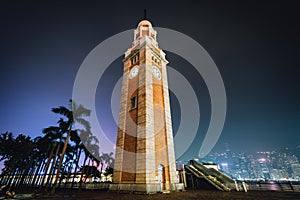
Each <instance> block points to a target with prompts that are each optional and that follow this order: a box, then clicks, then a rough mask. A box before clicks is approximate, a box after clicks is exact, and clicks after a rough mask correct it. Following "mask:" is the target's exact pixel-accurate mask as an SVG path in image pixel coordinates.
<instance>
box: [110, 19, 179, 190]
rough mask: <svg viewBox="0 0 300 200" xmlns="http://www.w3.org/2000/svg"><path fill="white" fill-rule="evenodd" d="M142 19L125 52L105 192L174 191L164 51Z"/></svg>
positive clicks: (175, 183)
mask: <svg viewBox="0 0 300 200" xmlns="http://www.w3.org/2000/svg"><path fill="white" fill-rule="evenodd" d="M156 34H157V33H156V31H155V30H154V29H153V27H152V25H151V23H150V22H149V21H147V20H143V21H141V22H140V23H139V24H138V27H137V28H136V29H135V31H134V39H133V42H132V47H131V48H130V49H128V50H127V51H126V52H125V57H124V59H123V64H124V71H123V79H122V92H121V100H120V113H119V121H118V134H117V142H116V153H115V162H114V174H113V184H111V186H110V189H111V190H128V191H132V192H146V193H150V192H158V191H162V190H177V189H178V188H179V187H180V186H181V185H182V184H179V183H178V178H177V174H176V163H175V154H174V144H173V131H172V120H171V112H170V101H169V89H168V80H167V69H166V65H167V64H168V61H167V60H166V58H165V53H164V52H163V51H162V50H161V49H160V48H159V47H158V43H157V41H156Z"/></svg>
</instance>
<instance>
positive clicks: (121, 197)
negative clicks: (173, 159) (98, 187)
mask: <svg viewBox="0 0 300 200" xmlns="http://www.w3.org/2000/svg"><path fill="white" fill-rule="evenodd" d="M38 199H60V200H61V199H72V200H73V199H74V200H75V199H83V200H98V199H99V200H100V199H101V200H102V199H103V200H158V199H164V200H186V199H187V200H189V199H222V200H223V199H225V200H227V199H228V200H229V199H230V200H232V199H261V200H262V199H264V200H265V199H266V200H269V199H270V200H282V199H300V192H278V191H250V192H247V193H244V192H219V191H203V190H189V191H185V192H173V193H169V194H151V195H145V194H128V193H117V192H105V191H82V192H78V191H68V192H60V193H58V194H56V195H55V196H52V197H50V196H44V197H39V198H38Z"/></svg>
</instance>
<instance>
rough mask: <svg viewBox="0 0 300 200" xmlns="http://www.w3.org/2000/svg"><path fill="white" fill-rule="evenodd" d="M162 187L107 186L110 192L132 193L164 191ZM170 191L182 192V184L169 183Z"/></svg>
mask: <svg viewBox="0 0 300 200" xmlns="http://www.w3.org/2000/svg"><path fill="white" fill-rule="evenodd" d="M163 188H164V186H162V184H159V183H111V184H110V185H109V190H110V191H128V192H132V193H135V192H137V193H140V192H142V193H146V194H149V193H156V192H163V191H165V190H164V189H163ZM170 190H171V191H183V190H184V186H183V183H171V184H170Z"/></svg>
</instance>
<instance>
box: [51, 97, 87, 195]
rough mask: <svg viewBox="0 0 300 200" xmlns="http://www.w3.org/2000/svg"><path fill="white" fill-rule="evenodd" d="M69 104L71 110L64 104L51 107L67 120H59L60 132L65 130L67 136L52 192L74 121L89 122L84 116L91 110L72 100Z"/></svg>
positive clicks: (84, 123)
mask: <svg viewBox="0 0 300 200" xmlns="http://www.w3.org/2000/svg"><path fill="white" fill-rule="evenodd" d="M70 104H71V108H72V110H70V109H68V108H66V107H64V106H60V107H58V108H53V109H52V111H53V112H54V113H57V114H60V115H62V116H64V117H65V118H66V120H67V121H61V123H60V127H61V129H62V132H67V137H66V140H65V144H64V146H63V149H62V153H61V157H60V161H59V165H58V168H57V173H56V177H55V180H54V183H53V189H52V193H54V192H55V187H56V184H57V181H58V179H59V173H60V170H61V167H62V163H63V160H64V157H65V153H66V150H67V145H68V142H69V139H70V136H71V132H72V130H73V125H74V123H75V122H79V123H81V124H83V125H86V124H89V122H88V121H86V120H85V119H84V118H85V117H88V116H90V113H91V111H90V110H88V109H86V108H84V107H83V106H82V105H77V104H76V103H75V102H73V101H72V100H70ZM65 122H66V123H65Z"/></svg>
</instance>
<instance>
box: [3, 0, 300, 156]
mask: <svg viewBox="0 0 300 200" xmlns="http://www.w3.org/2000/svg"><path fill="white" fill-rule="evenodd" d="M2 4H3V6H1V8H0V11H1V12H0V13H1V14H0V16H1V19H0V20H1V25H2V27H3V29H2V30H1V32H0V34H1V38H0V40H1V47H0V52H1V59H0V65H1V73H0V80H1V84H0V95H1V97H2V98H1V115H0V131H1V132H6V131H9V132H13V133H14V134H15V135H17V134H19V133H23V134H25V135H30V136H31V137H36V136H39V135H42V129H43V128H45V127H48V126H49V125H55V124H56V122H57V120H58V119H57V116H56V115H55V114H52V113H51V108H53V107H56V106H60V105H67V104H68V100H69V99H70V98H71V96H72V87H73V83H74V79H75V76H76V73H77V70H78V69H79V67H80V65H81V63H82V61H83V60H84V58H85V57H86V56H87V54H88V53H89V52H90V51H91V50H92V49H93V48H94V47H95V46H96V45H98V44H99V43H100V42H102V41H103V40H105V39H107V38H108V37H110V36H112V35H114V34H117V33H119V32H121V31H124V30H128V29H132V28H134V27H136V25H137V23H138V22H139V21H140V19H142V17H143V10H144V8H147V10H148V18H149V20H150V21H151V22H152V24H153V25H154V26H157V27H166V28H170V29H174V30H177V31H180V32H182V33H185V34H186V35H188V36H190V37H192V38H193V39H195V40H196V41H197V42H198V43H199V44H201V45H202V46H203V47H204V48H205V49H206V51H207V52H208V53H209V54H210V56H211V57H212V59H213V60H214V62H215V63H216V65H217V66H218V69H219V71H220V73H221V76H222V78H223V81H224V85H225V88H226V93H227V106H228V107H227V108H228V109H227V117H226V121H225V126H224V129H223V132H222V134H221V137H220V139H219V142H218V143H217V145H216V146H215V149H214V151H218V150H220V149H221V148H223V147H222V144H223V143H225V142H229V143H230V144H233V145H231V146H232V149H233V150H234V151H239V152H244V151H266V150H271V149H276V148H281V147H286V146H288V147H298V146H299V145H300V144H299V142H298V141H300V135H299V134H298V133H299V130H300V107H299V106H300V105H299V102H300V101H299V100H300V95H299V94H300V92H299V86H298V85H299V78H298V76H299V72H300V71H299V70H300V69H299V67H298V66H299V60H298V59H297V55H298V53H299V44H300V41H299V37H298V35H299V30H300V27H299V23H298V19H299V14H298V13H297V10H296V6H294V5H293V3H285V4H282V3H276V2H273V3H268V2H264V3H263V2H252V3H250V2H248V3H246V4H244V3H239V2H238V1H232V2H231V3H228V4H226V3H224V2H218V1H216V2H208V1H203V2H200V3H197V4H194V5H188V4H181V5H179V4H171V3H164V4H162V3H159V6H155V5H156V4H155V3H153V2H151V4H148V5H139V4H137V3H136V4H135V3H134V2H132V8H133V9H134V10H135V12H130V13H128V12H126V10H124V9H123V8H124V7H126V5H125V3H119V4H113V3H112V4H110V3H107V4H100V3H95V4H80V3H72V4H71V3H67V2H56V3H50V2H48V3H45V4H42V3H37V2H23V3H21V2H19V3H16V4H14V3H8V2H7V3H2ZM178 13H181V15H178ZM158 37H159V33H158ZM122 58H123V56H121V57H120V58H118V59H117V60H115V61H114V62H113V63H112V64H111V65H110V66H109V68H108V69H107V70H106V71H105V76H104V77H103V78H102V79H101V80H100V82H99V85H98V89H97V93H96V102H97V104H96V109H97V114H98V118H99V119H100V123H101V124H103V127H104V129H105V131H106V132H107V133H108V137H109V139H110V140H111V141H112V142H114V141H115V138H116V134H117V125H116V124H115V122H114V120H113V116H112V113H111V110H110V108H111V106H110V103H111V99H110V98H111V93H112V89H113V88H114V84H116V82H117V81H118V79H119V78H120V77H121V75H122V62H121V60H122ZM167 59H168V60H169V61H170V64H169V65H170V67H172V68H174V69H176V70H178V71H179V72H180V73H181V74H182V75H184V76H185V77H186V78H187V79H188V80H189V82H190V84H191V85H192V87H193V89H194V91H195V93H196V95H197V98H198V100H199V107H200V111H201V121H200V126H199V129H198V132H197V133H198V135H197V138H196V140H195V141H194V142H193V143H192V145H191V147H190V148H189V150H188V151H187V152H186V154H185V155H184V156H183V159H184V158H189V157H190V158H192V157H195V156H196V155H198V150H199V147H200V145H201V143H202V140H203V137H204V134H205V133H206V130H207V128H208V124H209V120H210V114H211V113H210V99H209V94H208V91H207V88H206V85H205V82H204V81H203V79H202V77H201V76H200V75H198V74H196V73H194V72H195V70H193V67H192V66H191V65H190V64H189V63H188V62H187V61H186V60H185V58H181V57H179V56H177V55H175V54H172V53H170V52H167ZM170 99H171V111H172V116H173V121H174V122H175V123H173V124H174V125H173V126H174V130H175V132H176V130H178V124H179V123H180V114H181V113H180V105H179V103H178V100H177V98H176V96H175V95H174V94H172V92H171V93H170ZM100 105H103V106H100ZM190 120H193V119H190ZM100 148H101V147H100ZM175 151H176V149H175Z"/></svg>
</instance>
